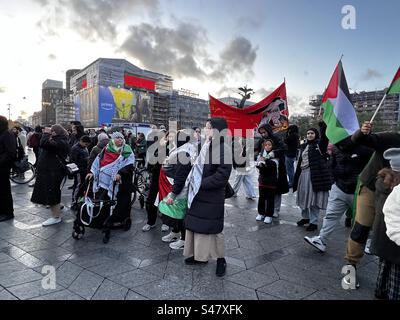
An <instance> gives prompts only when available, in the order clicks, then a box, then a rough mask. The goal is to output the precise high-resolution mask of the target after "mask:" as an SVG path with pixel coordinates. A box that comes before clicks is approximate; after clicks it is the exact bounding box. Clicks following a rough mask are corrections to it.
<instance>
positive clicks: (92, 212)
mask: <svg viewBox="0 0 400 320" xmlns="http://www.w3.org/2000/svg"><path fill="white" fill-rule="evenodd" d="M92 182H93V179H90V180H89V181H86V182H85V184H87V187H86V192H85V194H84V197H83V198H82V199H81V201H80V202H79V204H78V211H77V214H76V219H75V221H74V226H73V232H72V237H73V238H74V239H76V240H79V239H81V238H82V237H83V235H84V234H85V227H89V228H94V229H102V232H103V233H104V237H103V243H108V242H109V240H110V234H111V230H112V229H121V228H122V229H123V230H124V231H128V230H129V229H130V228H131V225H132V220H131V218H130V210H129V211H128V214H127V215H126V214H125V215H122V214H119V215H115V214H114V210H115V207H116V206H117V199H116V198H115V197H114V191H115V185H116V183H115V182H114V184H113V191H112V196H111V199H110V197H109V196H108V194H107V190H105V189H103V188H100V190H99V191H98V192H96V193H95V194H94V193H93V191H92V188H91V185H92Z"/></svg>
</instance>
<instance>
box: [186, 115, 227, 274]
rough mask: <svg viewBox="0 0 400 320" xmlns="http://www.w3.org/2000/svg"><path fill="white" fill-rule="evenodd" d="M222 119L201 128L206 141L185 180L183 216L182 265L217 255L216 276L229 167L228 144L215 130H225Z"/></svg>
mask: <svg viewBox="0 0 400 320" xmlns="http://www.w3.org/2000/svg"><path fill="white" fill-rule="evenodd" d="M227 127H228V125H227V122H226V120H225V119H223V118H211V119H210V120H208V121H207V123H206V127H205V131H206V132H205V133H206V139H207V140H206V142H205V143H204V145H203V147H202V149H201V151H200V155H199V156H198V157H197V159H196V161H195V163H194V165H193V167H192V169H191V171H190V173H189V176H188V179H187V183H188V188H189V192H188V211H187V213H186V216H185V227H186V239H185V248H184V252H183V254H184V256H185V257H187V258H186V259H185V263H186V264H196V263H207V262H208V260H209V259H210V258H217V269H216V275H217V276H223V275H225V272H226V261H225V258H224V256H225V248H224V235H223V233H222V231H223V228H224V213H225V206H224V203H225V189H226V185H227V183H228V180H229V176H230V173H231V170H232V165H231V164H228V163H226V160H227V161H229V162H230V161H231V160H230V159H232V155H231V147H230V146H228V145H227V144H226V143H225V142H224V140H223V137H220V135H219V133H220V132H221V131H222V130H224V129H227Z"/></svg>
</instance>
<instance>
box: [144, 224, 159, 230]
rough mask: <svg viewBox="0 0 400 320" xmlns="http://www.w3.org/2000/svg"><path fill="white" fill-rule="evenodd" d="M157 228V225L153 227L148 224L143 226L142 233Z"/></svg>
mask: <svg viewBox="0 0 400 320" xmlns="http://www.w3.org/2000/svg"><path fill="white" fill-rule="evenodd" d="M155 226H156V225H155V224H153V225H152V226H151V225H149V224H147V223H146V224H145V225H144V226H143V228H142V231H143V232H147V231H150V229H153V228H154V227H155Z"/></svg>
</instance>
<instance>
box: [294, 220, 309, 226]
mask: <svg viewBox="0 0 400 320" xmlns="http://www.w3.org/2000/svg"><path fill="white" fill-rule="evenodd" d="M308 223H310V219H301V220H299V221H297V225H298V226H299V227H302V226H304V225H305V224H308Z"/></svg>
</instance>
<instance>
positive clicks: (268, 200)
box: [258, 187, 276, 217]
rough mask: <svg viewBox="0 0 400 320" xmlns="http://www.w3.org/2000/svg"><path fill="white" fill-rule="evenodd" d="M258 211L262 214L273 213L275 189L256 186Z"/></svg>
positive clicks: (269, 215)
mask: <svg viewBox="0 0 400 320" xmlns="http://www.w3.org/2000/svg"><path fill="white" fill-rule="evenodd" d="M258 191H259V198H258V213H259V214H260V215H262V216H267V217H272V216H273V215H274V209H275V208H274V202H275V194H276V193H275V190H274V189H268V188H264V187H258Z"/></svg>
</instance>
